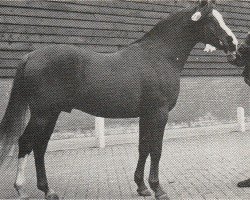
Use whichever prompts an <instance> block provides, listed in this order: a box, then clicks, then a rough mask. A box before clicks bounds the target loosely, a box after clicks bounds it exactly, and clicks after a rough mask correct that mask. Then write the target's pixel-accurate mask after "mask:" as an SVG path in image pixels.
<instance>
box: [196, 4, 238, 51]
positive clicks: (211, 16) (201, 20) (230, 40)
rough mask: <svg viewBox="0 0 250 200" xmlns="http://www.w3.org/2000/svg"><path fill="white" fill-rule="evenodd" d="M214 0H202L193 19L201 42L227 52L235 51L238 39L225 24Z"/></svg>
mask: <svg viewBox="0 0 250 200" xmlns="http://www.w3.org/2000/svg"><path fill="white" fill-rule="evenodd" d="M214 3H215V2H214V1H212V0H210V1H209V0H200V1H199V5H198V6H197V8H196V10H195V12H194V13H193V14H192V17H191V20H192V21H193V22H194V23H196V27H197V31H198V33H199V37H200V38H199V39H200V42H203V43H205V44H210V45H212V46H214V47H216V48H218V49H220V50H224V51H225V53H234V52H235V51H236V49H237V45H238V40H237V39H236V37H235V35H234V34H233V32H232V31H231V30H230V28H229V27H228V26H227V25H226V24H225V21H224V19H223V17H222V15H221V14H220V13H219V12H218V11H217V10H215V9H214Z"/></svg>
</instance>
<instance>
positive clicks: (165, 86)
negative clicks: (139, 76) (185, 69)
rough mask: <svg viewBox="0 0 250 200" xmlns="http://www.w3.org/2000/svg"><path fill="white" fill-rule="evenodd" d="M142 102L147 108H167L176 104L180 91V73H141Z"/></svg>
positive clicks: (155, 71) (150, 70)
mask: <svg viewBox="0 0 250 200" xmlns="http://www.w3.org/2000/svg"><path fill="white" fill-rule="evenodd" d="M143 77H144V78H143V85H142V87H143V89H142V91H143V95H142V102H143V104H144V105H145V106H146V107H148V106H150V107H154V108H157V107H162V106H166V105H168V106H169V109H170V110H171V109H172V108H173V107H174V105H175V104H176V101H177V98H178V95H179V91H180V73H178V72H177V71H175V70H169V69H168V70H165V69H164V70H152V69H149V70H147V71H144V73H143Z"/></svg>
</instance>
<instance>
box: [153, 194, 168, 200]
mask: <svg viewBox="0 0 250 200" xmlns="http://www.w3.org/2000/svg"><path fill="white" fill-rule="evenodd" d="M155 199H156V200H170V199H169V198H168V195H167V194H166V193H165V194H162V195H160V196H156V195H155Z"/></svg>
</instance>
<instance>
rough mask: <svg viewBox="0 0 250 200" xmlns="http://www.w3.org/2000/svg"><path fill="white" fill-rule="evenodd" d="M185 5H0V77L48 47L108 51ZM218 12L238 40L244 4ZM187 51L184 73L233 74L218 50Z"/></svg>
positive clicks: (247, 25)
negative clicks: (24, 58)
mask: <svg viewBox="0 0 250 200" xmlns="http://www.w3.org/2000/svg"><path fill="white" fill-rule="evenodd" d="M187 4H188V3H187V2H186V1H173V0H172V1H171V0H168V1H152V0H151V1H146V0H144V1H126V0H119V1H110V0H109V1H103V0H102V1H101V0H99V1H94V0H92V1H86V0H81V1H44V0H43V1H24V0H22V1H17V0H16V1H7V0H2V1H0V76H1V77H12V76H13V75H14V74H15V68H16V67H17V64H18V62H19V60H20V58H21V56H22V55H24V54H26V53H28V52H30V51H32V50H34V49H36V48H39V47H43V46H47V45H51V44H73V45H77V46H80V47H83V48H92V49H94V50H96V51H98V52H112V51H116V50H118V49H119V48H121V47H123V46H125V45H128V44H130V43H131V42H133V41H134V40H136V39H138V38H140V37H141V36H142V35H143V34H144V33H145V32H147V31H149V30H150V29H151V28H152V27H153V26H154V25H155V24H156V23H157V22H158V21H159V20H160V19H161V18H164V17H167V16H168V14H169V13H170V12H173V11H177V10H178V9H181V8H183V7H185V6H187ZM218 4H219V5H218V10H219V11H220V12H222V14H223V16H224V18H225V21H226V22H227V24H228V25H229V26H230V27H231V28H232V30H233V31H234V32H235V33H236V35H237V37H238V38H239V39H242V38H244V37H245V36H246V33H247V32H248V31H249V30H250V2H249V1H247V0H245V1H220V2H219V3H218ZM202 50H203V45H201V44H199V45H197V46H196V48H195V49H194V50H193V52H192V55H191V56H190V57H189V60H188V63H187V64H186V66H185V70H184V72H183V74H184V75H238V74H239V73H240V72H241V70H239V69H236V68H235V67H233V66H232V65H230V64H228V63H226V59H225V56H224V55H223V52H219V51H216V52H213V53H211V54H208V53H204V52H203V51H202Z"/></svg>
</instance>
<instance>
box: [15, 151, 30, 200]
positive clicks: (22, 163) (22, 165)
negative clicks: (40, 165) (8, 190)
mask: <svg viewBox="0 0 250 200" xmlns="http://www.w3.org/2000/svg"><path fill="white" fill-rule="evenodd" d="M27 161H28V155H26V156H25V157H24V158H19V159H18V166H17V176H16V182H15V188H16V190H17V192H18V194H19V197H20V198H27V197H28V195H27V194H26V193H25V191H24V189H23V186H24V184H25V180H26V178H25V170H26V166H27Z"/></svg>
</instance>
